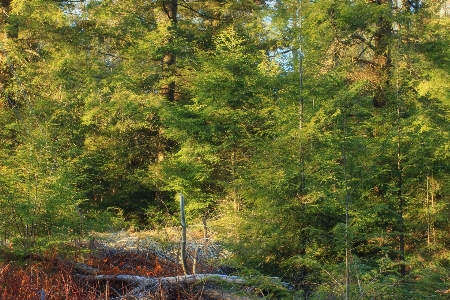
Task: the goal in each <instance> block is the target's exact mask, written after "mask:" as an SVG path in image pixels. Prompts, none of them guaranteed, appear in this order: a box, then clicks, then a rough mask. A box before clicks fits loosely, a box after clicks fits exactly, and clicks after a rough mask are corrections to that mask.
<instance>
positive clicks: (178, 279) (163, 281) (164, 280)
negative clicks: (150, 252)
mask: <svg viewBox="0 0 450 300" xmlns="http://www.w3.org/2000/svg"><path fill="white" fill-rule="evenodd" d="M76 277H78V278H82V279H87V280H90V281H105V282H106V281H109V282H111V281H122V282H127V283H133V284H137V285H139V286H160V285H168V286H176V285H185V284H192V283H196V282H199V281H210V280H215V279H219V280H222V281H225V282H228V283H233V284H244V283H245V282H246V281H245V279H243V278H241V277H238V276H229V275H220V274H195V275H181V276H170V277H161V278H158V277H144V276H134V275H124V274H117V275H94V276H86V275H77V276H76Z"/></svg>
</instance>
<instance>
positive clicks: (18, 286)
mask: <svg viewBox="0 0 450 300" xmlns="http://www.w3.org/2000/svg"><path fill="white" fill-rule="evenodd" d="M76 247H79V250H80V253H88V254H87V255H80V256H79V257H80V258H82V259H77V261H75V260H73V259H63V258H61V256H60V255H58V252H57V251H56V250H54V251H48V252H46V253H45V254H44V255H42V256H33V257H30V259H29V260H27V261H26V264H25V265H20V266H19V265H17V264H13V263H3V264H0V299H8V300H15V299H17V300H19V299H20V300H25V299H33V300H34V299H36V300H53V299H54V300H60V299H61V300H62V299H73V300H98V299H105V300H113V299H117V300H118V299H139V300H147V299H161V300H162V299H205V300H208V299H249V298H247V297H244V296H236V295H234V294H235V293H234V292H233V289H234V290H242V291H243V290H245V288H248V287H246V286H245V280H244V279H243V278H240V277H237V276H230V275H227V274H224V272H223V268H221V267H220V265H219V261H220V258H221V257H223V256H226V255H227V253H226V252H225V251H224V250H222V249H221V248H220V247H219V246H218V245H215V244H213V243H211V242H210V241H208V240H206V241H205V240H203V241H201V242H198V241H197V242H191V243H189V244H188V247H187V248H188V251H187V253H188V260H187V261H188V267H189V269H190V271H191V274H190V275H185V274H183V271H182V268H181V264H180V259H179V248H180V247H179V245H177V243H176V242H175V243H173V242H172V243H161V242H156V241H155V239H153V238H151V237H138V236H136V235H132V234H130V233H127V232H120V233H115V234H111V235H107V236H96V237H93V238H92V239H91V240H89V241H84V242H79V243H76ZM225 285H226V289H225V288H223V286H225Z"/></svg>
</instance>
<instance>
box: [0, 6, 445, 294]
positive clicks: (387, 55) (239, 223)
mask: <svg viewBox="0 0 450 300" xmlns="http://www.w3.org/2000/svg"><path fill="white" fill-rule="evenodd" d="M0 9H1V11H0V28H1V29H0V61H1V64H0V140H1V143H0V220H1V221H0V241H1V242H0V268H1V272H0V273H2V272H3V271H4V270H6V266H10V264H12V263H13V261H16V262H17V261H20V262H22V263H23V261H26V260H27V259H28V258H30V257H36V255H40V254H42V253H48V252H49V251H50V250H51V249H53V250H54V249H57V248H59V247H61V248H63V247H64V246H63V245H65V244H67V243H68V242H70V241H73V240H83V239H88V238H89V236H90V235H91V234H92V232H97V233H101V232H110V233H111V232H118V231H120V230H130V228H131V229H132V230H133V231H146V230H160V229H161V228H179V227H180V220H179V209H180V207H179V202H178V201H179V194H180V193H182V194H183V195H184V197H185V199H186V219H187V224H188V227H191V228H199V230H200V231H201V230H202V228H203V226H204V227H205V228H208V229H209V231H210V232H211V233H213V234H214V239H215V240H216V241H217V242H218V243H220V244H221V245H222V246H223V247H224V248H225V249H227V251H229V253H232V255H231V256H230V259H229V261H227V264H229V265H230V266H232V269H233V270H246V271H245V272H255V274H260V275H258V276H277V277H279V278H281V279H282V280H283V281H286V282H289V284H290V285H291V286H292V287H293V289H294V291H295V292H292V293H293V294H289V295H291V296H286V295H288V294H286V295H285V296H273V297H272V298H273V299H285V298H286V299H289V298H288V297H291V298H292V299H346V300H348V299H445V298H446V296H448V294H450V220H449V218H450V206H449V204H450V2H448V1H447V0H441V1H437V0H309V1H306V0H267V1H265V0H67V1H64V0H2V1H0ZM49 249H50V250H49ZM53 250H51V251H53ZM19 265H20V263H19ZM249 270H250V271H249ZM242 272H244V271H242ZM0 275H1V274H0ZM1 278H2V277H1V276H0V279H1ZM5 280H6V279H5ZM7 284H8V283H7V282H6V281H3V280H0V286H2V287H3V288H4V287H5V286H6V285H7ZM283 295H284V294H283ZM0 298H1V295H0ZM44 298H45V297H44ZM44 298H39V299H44ZM3 299H5V300H6V299H7V298H3ZM10 299H12V298H10ZM21 299H25V298H21ZM26 299H33V298H26ZM36 299H37V298H36ZM47 299H53V298H47ZM54 299H57V298H54ZM73 299H78V298H75V297H74V298H73ZM80 299H81V298H80ZM103 299H107V298H103ZM121 299H122V298H121ZM152 299H153V298H152ZM174 299H175V298H174Z"/></svg>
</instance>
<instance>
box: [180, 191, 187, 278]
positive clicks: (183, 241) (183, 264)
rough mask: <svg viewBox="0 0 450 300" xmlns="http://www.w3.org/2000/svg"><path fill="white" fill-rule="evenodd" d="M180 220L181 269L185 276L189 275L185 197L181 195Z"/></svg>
mask: <svg viewBox="0 0 450 300" xmlns="http://www.w3.org/2000/svg"><path fill="white" fill-rule="evenodd" d="M180 218H181V267H182V268H183V273H184V275H187V274H188V273H187V263H186V217H185V212H184V196H183V194H181V193H180Z"/></svg>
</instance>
